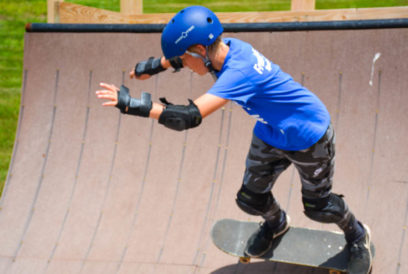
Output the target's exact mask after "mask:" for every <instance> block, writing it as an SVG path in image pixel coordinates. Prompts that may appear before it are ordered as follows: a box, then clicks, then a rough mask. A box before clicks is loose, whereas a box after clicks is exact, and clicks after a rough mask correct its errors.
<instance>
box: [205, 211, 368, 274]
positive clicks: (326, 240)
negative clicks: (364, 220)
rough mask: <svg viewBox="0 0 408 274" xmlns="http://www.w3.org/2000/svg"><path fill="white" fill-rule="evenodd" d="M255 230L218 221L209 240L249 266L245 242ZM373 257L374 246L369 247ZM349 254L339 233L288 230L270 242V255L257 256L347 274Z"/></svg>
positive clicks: (245, 224) (241, 223)
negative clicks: (271, 246)
mask: <svg viewBox="0 0 408 274" xmlns="http://www.w3.org/2000/svg"><path fill="white" fill-rule="evenodd" d="M258 228H259V224H258V223H255V222H245V221H237V220H232V219H222V220H219V221H217V222H216V223H215V225H214V226H213V228H212V231H211V237H212V240H213V242H214V244H215V246H217V247H218V248H219V249H220V250H222V251H224V252H225V253H227V254H229V255H232V256H236V257H239V258H240V262H242V263H249V261H250V258H249V257H248V256H247V255H246V254H244V249H245V246H246V242H247V240H248V239H249V237H250V236H251V235H252V233H253V232H255V231H256V230H257V229H258ZM371 252H372V256H373V257H374V252H375V250H374V245H373V244H371ZM348 258H349V251H348V248H347V247H346V241H345V239H344V236H343V234H342V233H338V232H331V231H324V230H314V229H307V228H300V227H290V229H289V230H288V231H287V232H286V233H285V234H284V235H283V236H281V237H278V238H276V239H275V240H274V245H273V248H272V250H271V251H270V252H268V253H267V254H265V255H264V256H262V257H260V258H259V259H264V260H268V261H272V262H280V263H286V264H294V265H301V266H309V267H315V268H324V269H328V270H329V271H330V273H341V272H346V271H347V263H348Z"/></svg>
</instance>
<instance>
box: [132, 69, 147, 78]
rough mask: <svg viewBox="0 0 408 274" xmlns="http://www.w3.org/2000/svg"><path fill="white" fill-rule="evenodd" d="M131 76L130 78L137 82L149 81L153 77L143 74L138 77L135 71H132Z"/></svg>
mask: <svg viewBox="0 0 408 274" xmlns="http://www.w3.org/2000/svg"><path fill="white" fill-rule="evenodd" d="M129 76H130V78H131V79H133V78H135V79H137V80H146V79H149V78H150V77H151V75H149V74H142V75H139V76H137V75H136V73H135V70H131V71H130V72H129Z"/></svg>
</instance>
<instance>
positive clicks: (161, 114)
mask: <svg viewBox="0 0 408 274" xmlns="http://www.w3.org/2000/svg"><path fill="white" fill-rule="evenodd" d="M222 32H223V28H222V25H221V23H220V22H219V20H218V18H217V17H216V15H215V14H214V13H213V12H212V11H210V10H209V9H207V8H205V7H201V6H192V7H188V8H185V9H183V10H181V11H180V12H178V13H177V14H176V15H175V16H174V17H173V19H172V20H170V22H169V23H168V24H167V26H166V27H165V29H164V30H163V33H162V37H161V45H162V50H163V53H164V56H163V57H161V58H156V59H155V58H153V57H151V58H149V59H148V60H146V61H143V62H140V63H138V64H137V65H136V68H135V70H134V71H132V72H131V73H130V76H131V77H132V78H136V79H147V78H149V77H150V75H154V74H156V73H159V72H161V71H163V70H165V69H167V68H169V67H170V66H172V67H173V68H175V69H176V70H179V69H181V68H182V67H189V68H190V69H191V70H193V71H194V72H196V73H198V74H200V75H204V74H206V73H208V72H209V73H211V74H212V75H213V77H214V79H215V80H216V81H215V83H214V85H213V86H212V87H211V88H210V90H208V91H207V92H206V93H205V94H203V95H202V96H200V97H199V98H197V99H196V100H195V101H194V102H193V101H191V100H190V103H189V104H188V105H173V104H171V103H168V102H167V101H166V100H163V101H162V103H163V104H160V103H153V102H152V101H151V96H150V94H149V93H142V95H141V98H140V99H136V98H131V97H130V96H129V91H128V89H127V88H126V87H124V86H122V87H121V88H120V89H118V88H117V87H115V86H113V85H108V84H103V83H102V84H101V87H103V88H104V89H103V90H99V91H97V96H98V98H101V99H107V100H108V101H106V102H104V103H103V105H104V106H116V107H117V108H119V109H120V111H121V112H122V113H127V114H131V115H136V116H142V117H151V118H154V119H157V120H158V121H159V123H160V124H163V125H164V126H166V127H168V128H171V129H174V130H186V129H189V128H194V127H197V126H199V125H200V123H201V121H202V119H203V118H205V117H206V116H208V115H209V114H211V113H212V112H214V111H215V110H217V109H219V108H220V107H222V106H224V105H225V104H226V103H227V102H229V101H230V100H232V101H234V102H236V103H238V104H239V105H241V106H242V108H243V109H244V110H245V111H246V112H247V113H248V114H249V115H251V116H253V117H255V118H256V119H257V120H258V121H257V123H256V125H255V127H254V130H253V137H252V142H251V145H250V149H249V153H248V156H247V160H246V170H245V173H244V178H243V184H242V186H241V189H240V190H239V191H238V193H237V197H236V202H237V205H238V206H239V207H240V208H241V209H242V210H243V211H245V212H246V213H248V214H251V215H256V216H262V217H263V219H264V220H265V221H264V222H263V223H262V224H261V225H260V227H259V229H258V231H257V232H255V233H254V234H253V235H252V236H251V238H250V239H249V240H248V243H247V247H246V253H247V254H248V255H249V256H253V257H260V256H262V255H263V254H265V253H266V252H268V250H269V249H270V248H271V247H272V243H273V240H274V239H275V238H276V237H278V236H280V235H283V234H284V233H285V232H286V231H287V230H288V228H289V217H288V216H287V215H286V213H285V212H284V211H283V210H282V209H281V208H280V206H279V204H278V202H277V201H276V200H275V198H274V197H273V195H272V192H271V189H272V187H273V185H274V183H275V181H276V179H277V178H278V176H279V175H280V174H281V173H282V172H283V171H284V170H285V169H286V168H287V167H288V166H289V165H290V164H294V165H295V167H296V168H297V170H298V171H299V175H300V178H301V182H302V199H303V205H304V209H305V211H304V213H305V214H306V215H307V216H308V217H309V218H311V219H313V220H315V221H318V222H323V223H336V224H337V225H338V226H339V227H340V228H341V229H342V230H343V231H344V234H345V238H346V241H347V243H348V247H349V249H350V254H351V256H350V261H349V272H350V273H368V272H369V271H370V269H371V254H370V248H369V247H370V232H369V228H368V227H367V226H365V225H362V224H361V223H360V222H359V221H358V220H357V219H356V218H355V217H354V215H353V214H352V213H351V211H350V210H349V209H348V207H347V205H346V203H345V202H344V200H343V198H342V197H343V196H342V195H337V194H334V193H331V188H332V177H333V172H334V156H335V150H334V142H335V137H334V131H333V128H332V126H331V123H330V115H329V113H328V111H327V109H326V107H325V106H324V105H323V103H322V102H321V101H320V100H319V99H318V98H317V96H316V95H314V94H313V93H312V92H310V91H309V90H307V89H306V88H305V87H303V86H301V85H300V84H298V83H297V82H295V81H294V80H293V79H292V77H291V76H290V75H288V74H286V73H285V72H283V71H282V70H281V69H280V68H279V66H277V65H276V64H273V63H272V62H271V61H270V60H268V59H267V58H265V57H264V56H263V55H262V54H261V53H259V52H258V51H257V50H256V49H254V48H253V47H252V46H251V45H250V44H248V43H245V42H243V41H240V40H238V39H233V38H225V39H222V38H221V34H222Z"/></svg>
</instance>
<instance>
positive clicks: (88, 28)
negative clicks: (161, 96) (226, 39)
mask: <svg viewBox="0 0 408 274" xmlns="http://www.w3.org/2000/svg"><path fill="white" fill-rule="evenodd" d="M165 26H166V25H165V24H47V23H28V24H27V25H26V31H27V32H128V33H155V32H156V33H160V32H162V31H163V28H164V27H165ZM223 27H224V32H271V31H309V30H311V31H312V30H354V29H386V28H408V18H400V19H378V20H377V19H376V20H347V21H319V22H283V23H226V24H223Z"/></svg>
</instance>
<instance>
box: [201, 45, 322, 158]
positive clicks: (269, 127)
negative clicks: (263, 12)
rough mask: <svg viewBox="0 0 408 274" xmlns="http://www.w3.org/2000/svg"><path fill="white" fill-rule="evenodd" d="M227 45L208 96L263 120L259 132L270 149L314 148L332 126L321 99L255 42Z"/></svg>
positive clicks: (255, 129) (260, 122)
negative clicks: (239, 107) (296, 80)
mask: <svg viewBox="0 0 408 274" xmlns="http://www.w3.org/2000/svg"><path fill="white" fill-rule="evenodd" d="M224 42H225V43H226V44H227V45H229V51H228V54H227V56H226V58H225V61H224V64H223V67H222V69H221V70H220V71H219V72H217V73H216V75H217V77H218V79H217V81H216V82H215V83H214V85H213V86H212V87H211V89H210V90H209V91H208V93H210V94H213V95H216V96H218V97H222V98H225V99H229V100H232V101H234V102H236V103H237V104H239V105H241V106H242V108H243V109H244V110H245V111H246V112H247V113H248V114H249V115H251V116H253V117H254V118H256V119H257V120H258V121H257V123H256V124H255V128H254V134H255V135H256V136H257V137H258V138H260V139H261V140H263V141H264V142H265V143H267V144H269V145H271V146H274V147H277V148H279V149H283V150H290V151H298V150H303V149H306V148H308V147H310V146H312V145H313V144H315V143H316V142H317V141H318V140H319V139H320V138H321V137H322V136H323V135H324V133H325V132H326V130H327V128H328V126H329V123H330V115H329V112H328V111H327V109H326V107H325V106H324V104H323V103H322V102H321V101H320V100H319V98H318V97H317V96H316V95H315V94H313V93H312V92H311V91H309V90H308V89H306V88H305V87H303V86H302V85H300V84H299V83H297V82H295V81H294V80H293V79H292V77H291V76H290V75H289V74H287V73H285V72H283V71H282V70H281V69H280V67H279V66H278V65H276V64H274V63H272V62H271V61H270V60H268V59H267V58H265V57H264V56H263V55H262V54H261V53H259V52H258V51H257V50H256V49H254V48H253V47H252V46H251V45H250V44H248V43H245V42H243V41H241V40H238V39H235V38H226V39H224Z"/></svg>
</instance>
